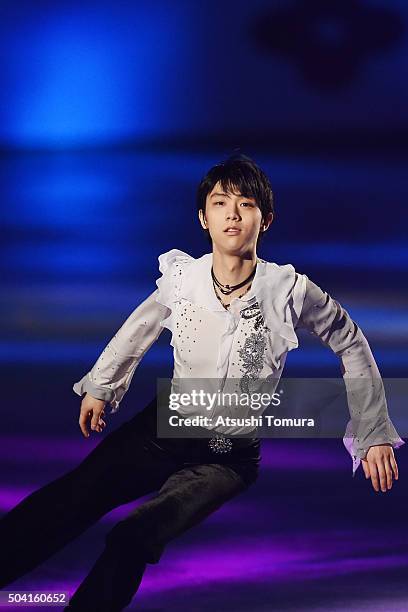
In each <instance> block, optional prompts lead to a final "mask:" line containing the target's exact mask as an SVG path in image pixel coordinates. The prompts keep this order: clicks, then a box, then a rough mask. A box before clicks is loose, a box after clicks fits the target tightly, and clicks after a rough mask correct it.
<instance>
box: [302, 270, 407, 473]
mask: <svg viewBox="0 0 408 612" xmlns="http://www.w3.org/2000/svg"><path fill="white" fill-rule="evenodd" d="M303 276H304V277H305V279H306V291H305V298H304V302H303V306H302V310H301V313H300V317H299V320H298V324H297V327H300V328H302V327H303V328H306V329H308V330H309V331H310V333H312V334H314V335H316V336H317V337H318V338H319V339H320V341H321V342H322V343H323V344H324V345H325V346H327V347H329V348H331V349H332V351H333V352H334V353H335V354H336V355H337V356H338V357H339V358H340V360H341V366H340V369H341V372H342V376H343V379H344V382H345V385H346V392H347V403H348V408H349V412H350V417H351V418H350V420H349V421H348V423H347V426H346V432H345V435H344V437H343V443H344V445H345V447H346V449H347V450H348V452H349V453H350V455H351V457H352V460H353V476H354V475H355V472H356V470H357V468H358V466H359V465H360V463H361V459H362V458H365V456H366V454H367V451H368V449H369V448H370V446H375V445H379V444H390V445H392V447H393V448H399V447H400V446H402V445H403V444H405V442H404V441H403V440H402V439H401V438H400V436H399V435H398V433H397V431H396V429H395V427H394V425H393V424H392V422H391V419H390V417H389V414H388V408H387V401H386V397H385V391H384V385H383V381H382V379H381V375H380V372H379V370H378V367H377V364H376V362H375V360H374V357H373V354H372V352H371V349H370V346H369V344H368V341H367V339H366V338H365V336H364V334H363V332H362V331H361V329H360V328H359V327H358V325H357V323H355V322H354V321H353V320H352V319H351V317H350V315H349V314H348V312H347V311H346V310H345V309H344V308H343V307H342V306H341V305H340V304H339V302H337V301H336V300H335V299H333V298H332V297H331V296H330V295H328V294H327V293H326V292H325V291H323V290H322V289H321V288H320V287H319V286H318V285H316V284H315V283H314V282H313V281H311V280H310V279H309V278H308V277H307V276H306V275H305V274H304V275H303Z"/></svg>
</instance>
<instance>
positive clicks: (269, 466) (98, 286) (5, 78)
mask: <svg viewBox="0 0 408 612" xmlns="http://www.w3.org/2000/svg"><path fill="white" fill-rule="evenodd" d="M407 28H408V5H407V4H406V3H404V2H402V1H399V2H398V1H395V0H391V1H388V2H385V1H382V2H381V1H365V2H363V1H351V0H342V1H341V2H340V1H338V0H334V1H329V2H327V1H316V0H310V1H304V2H301V1H293V2H278V1H260V0H259V1H256V2H251V3H247V2H237V1H236V0H235V1H234V2H232V1H223V2H219V1H217V2H215V1H213V0H209V1H206V2H197V1H195V2H194V1H193V2H188V1H184V2H183V1H175V2H170V1H167V2H165V1H156V2H154V3H149V2H112V1H104V2H103V1H102V2H101V1H99V2H90V1H88V0H83V1H82V2H72V1H71V2H45V1H36V2H28V1H25V2H18V3H15V2H14V3H12V2H8V1H3V2H2V3H1V7H0V34H1V36H0V53H1V56H2V59H3V69H2V71H1V72H0V92H1V94H0V96H1V99H0V153H1V193H2V207H1V224H2V232H1V236H2V239H1V258H0V274H1V278H2V289H3V291H2V295H1V302H0V304H1V312H2V317H1V323H0V324H1V327H2V329H1V331H2V334H1V341H0V357H1V362H2V363H1V371H2V390H3V402H2V421H1V428H0V442H1V444H0V454H1V465H2V473H1V488H0V510H1V511H2V512H6V511H7V510H8V509H9V508H11V507H12V506H14V505H15V504H16V503H17V502H18V501H20V500H21V499H22V498H23V497H24V496H25V495H26V494H28V493H29V492H31V491H33V490H34V489H36V488H37V487H39V486H41V485H42V484H45V483H46V482H48V481H49V480H51V479H52V478H56V477H57V476H58V475H60V474H61V473H62V472H63V471H66V470H68V469H70V468H72V467H74V465H76V464H77V463H78V461H79V460H80V458H81V457H84V456H85V455H86V454H87V453H88V452H89V449H90V448H92V447H93V445H94V444H96V443H97V442H98V436H97V434H94V433H93V434H92V436H93V437H92V438H91V439H90V440H85V439H84V438H83V437H82V436H81V434H80V431H79V427H78V416H79V407H80V398H79V397H78V396H76V395H75V394H74V392H73V391H72V385H73V383H74V382H75V381H77V380H79V379H80V378H81V377H82V376H83V375H84V374H85V373H86V372H87V371H88V370H89V369H90V367H91V366H92V364H93V363H94V362H95V361H96V359H97V357H98V355H99V354H100V352H101V350H102V349H103V348H104V346H105V345H106V344H107V342H108V341H109V339H110V338H111V337H112V336H113V334H114V333H115V331H116V329H117V328H119V326H120V325H121V324H122V323H123V321H124V320H125V319H126V318H127V316H128V315H129V314H130V312H131V311H132V310H133V309H134V308H135V307H136V306H137V305H138V303H140V302H141V301H142V300H143V299H144V298H145V297H146V296H147V295H148V294H149V293H151V292H152V291H153V290H154V289H155V287H156V285H155V280H156V279H157V278H158V277H159V271H158V262H157V257H158V255H159V254H160V253H163V252H164V251H167V250H169V249H171V248H179V249H182V250H184V251H187V252H189V253H191V254H192V255H193V256H195V257H199V256H200V255H202V254H203V253H204V252H208V251H209V250H210V247H209V245H208V243H207V242H206V241H205V239H204V237H203V235H202V233H201V228H200V225H199V222H198V217H197V213H196V208H195V190H196V187H197V184H198V182H199V180H200V179H201V177H202V176H203V175H204V174H205V173H206V172H207V170H208V169H209V168H210V167H211V166H212V165H213V164H215V163H217V162H218V161H220V159H223V158H224V157H226V156H227V155H228V154H230V153H232V152H233V151H235V150H240V151H242V152H243V153H245V154H247V155H249V156H250V157H252V158H253V159H254V160H255V161H256V162H257V163H259V165H260V166H261V167H262V168H263V169H264V170H265V171H266V172H267V174H268V176H269V177H270V180H271V183H272V187H273V191H274V195H275V206H276V219H275V221H274V223H273V224H272V226H271V228H270V230H269V231H268V233H267V235H266V236H265V239H264V241H263V244H262V246H261V248H260V249H259V252H258V254H259V255H260V256H261V257H263V258H265V259H267V260H269V261H275V262H276V263H279V264H284V263H292V264H293V265H294V266H295V268H296V269H297V270H298V271H300V272H304V273H306V274H307V275H308V276H309V277H310V278H311V279H312V280H314V282H316V283H317V284H319V285H320V286H321V287H323V288H324V289H325V290H326V291H328V292H329V293H330V294H331V295H332V297H334V298H336V299H337V300H339V301H340V302H341V303H342V305H343V306H344V307H345V308H346V309H347V310H348V311H349V313H350V315H351V316H352V318H353V319H354V320H355V321H356V322H357V323H358V324H359V325H360V327H361V328H362V330H363V331H364V333H365V335H366V337H367V339H368V341H369V343H370V346H371V348H372V350H373V353H374V356H375V358H376V360H377V363H378V366H379V368H380V371H381V373H382V375H383V376H384V377H398V378H399V377H406V376H407V351H406V349H407V339H408V316H407V302H408V300H407V293H408V285H407V268H408V248H407V242H406V235H407V229H406V228H407V212H406V210H407V195H408V179H407V171H406V165H407V164H406V162H407V138H406V137H407V128H408V125H407V124H408V111H407V102H408V100H407V97H408V96H407V93H408V81H407V78H406V74H407V64H408V55H407V45H408V36H407ZM169 339H170V337H169V332H168V331H167V330H165V331H164V332H163V333H162V335H161V336H160V338H159V341H158V342H157V343H156V344H155V345H154V346H153V347H152V348H151V350H150V351H149V352H148V354H147V355H146V356H145V358H144V359H143V362H142V364H141V365H140V367H139V368H138V370H137V371H136V373H135V376H134V378H133V381H132V384H131V388H130V389H129V391H128V393H127V395H126V397H125V398H124V400H123V401H122V404H121V410H120V412H119V413H118V414H116V415H113V416H112V417H109V418H108V430H112V429H114V428H116V426H117V425H118V424H120V423H122V422H123V421H124V420H127V419H129V418H130V417H131V416H132V415H133V414H134V413H135V412H136V411H138V410H139V409H141V408H142V407H143V406H144V405H145V403H146V402H147V401H148V400H149V399H150V398H151V397H152V396H153V394H154V393H155V378H156V377H157V376H170V375H171V365H172V364H171V356H172V355H171V347H170V346H169ZM299 339H300V348H299V349H298V350H297V351H292V352H291V353H290V354H289V356H288V360H287V363H286V368H285V376H326V375H327V376H338V375H339V373H340V370H339V361H338V359H337V357H336V356H335V355H334V354H332V353H331V352H330V351H329V350H327V349H324V348H323V347H322V346H321V345H320V344H319V343H318V342H317V341H316V339H315V338H312V337H310V336H308V335H307V334H306V335H305V334H304V333H303V332H300V333H299ZM389 409H390V412H391V415H392V406H391V405H390V406H389ZM393 420H394V423H395V425H396V426H397V429H399V420H398V418H395V419H393ZM400 433H401V434H402V435H403V433H404V432H403V431H400ZM102 435H106V432H105V434H102ZM312 442H313V441H310V440H305V441H303V442H302V441H300V440H286V441H285V440H283V441H282V440H274V441H270V440H269V441H265V446H264V448H265V460H264V466H263V467H264V471H263V474H262V476H261V477H260V479H259V480H258V482H257V484H256V485H255V487H254V488H253V491H254V493H253V497H252V498H251V496H250V494H249V493H248V495H247V496H246V497H245V499H244V498H242V500H241V501H239V500H236V501H233V502H231V504H230V506H228V508H227V509H224V508H223V509H222V510H220V511H219V513H217V515H214V517H211V518H210V519H209V520H208V521H207V522H206V524H205V526H204V525H203V526H202V527H201V528H200V529H201V531H200V530H197V532H192V533H191V534H189V535H188V536H187V535H186V536H183V538H184V539H183V540H182V539H180V543H178V542H177V543H174V547H173V548H172V552H170V550H169V553H168V557H164V559H163V561H162V562H161V565H160V570H157V569H156V568H154V569H153V568H149V571H150V574H148V575H146V577H145V579H144V583H143V588H142V590H141V591H140V594H139V595H140V597H141V598H143V596H145V597H146V600H145V601H146V602H147V601H150V602H153V603H152V605H153V604H155V602H157V605H158V606H160V605H163V601H164V599H163V598H165V600H166V602H167V603H166V606H167V607H166V608H163V609H166V610H167V609H168V610H172V609H174V610H176V609H179V608H178V603H177V602H178V598H179V597H180V601H183V597H184V596H185V595H187V596H189V597H190V596H191V597H193V596H194V598H196V597H198V599H197V600H196V601H197V602H198V601H201V602H202V610H204V609H206V605H207V604H208V607H211V608H212V609H213V610H215V609H217V608H216V605H217V601H218V602H219V601H221V600H220V599H219V598H220V597H221V599H222V598H223V597H225V598H226V599H225V601H223V604H222V606H221V608H222V609H223V610H226V609H229V608H228V605H231V609H233V608H232V606H233V607H234V609H235V610H237V609H240V610H241V609H242V610H246V609H254V608H253V607H250V606H253V605H255V604H258V605H259V609H266V608H264V607H262V606H264V604H265V602H267V601H271V600H272V599H273V598H275V599H274V601H275V605H276V606H277V607H276V608H274V609H282V610H283V609H292V608H291V606H292V605H293V609H305V610H306V609H307V610H311V609H316V610H317V609H319V607H318V606H319V605H322V606H323V608H325V609H327V605H329V604H328V603H327V602H328V601H330V606H331V609H332V610H334V609H337V608H336V607H335V606H336V605H338V606H339V607H338V609H339V610H340V609H344V608H343V607H342V606H343V605H344V606H347V607H349V608H350V609H353V610H354V609H355V610H359V609H363V607H359V606H360V605H361V606H363V605H370V609H371V610H380V609H381V610H383V609H384V610H388V609H390V605H391V602H392V604H393V606H394V607H393V610H399V609H401V610H402V609H405V608H403V607H401V608H398V605H401V606H403V605H406V604H405V602H406V601H407V599H406V598H405V593H404V588H405V587H404V584H405V581H406V580H405V579H404V568H405V567H406V561H407V553H406V548H405V545H403V544H405V542H406V535H405V520H404V517H405V514H404V505H405V504H404V502H405V500H406V494H405V491H406V482H405V478H406V476H405V474H404V470H403V467H405V466H407V461H406V459H405V454H406V453H405V448H402V449H401V451H397V452H396V454H397V457H398V460H399V461H400V469H401V470H402V477H401V478H400V481H399V482H398V483H397V484H396V485H395V486H394V487H393V489H392V490H391V491H390V492H388V493H387V494H386V495H384V494H382V493H379V494H375V493H374V491H373V490H372V488H371V486H370V483H369V482H366V481H365V480H364V478H363V475H362V471H361V468H360V469H359V472H358V474H357V475H356V478H355V479H351V460H350V458H349V456H348V455H347V453H346V451H345V449H344V448H343V446H342V443H341V440H327V441H324V440H320V441H319V442H316V443H313V444H312ZM272 443H273V446H272ZM360 472H361V473H360ZM381 496H383V498H384V499H379V498H381ZM245 504H247V506H246V505H245ZM230 508H232V509H231V510H230ZM266 508H267V510H266ZM288 508H291V510H290V511H288ZM297 508H299V510H297ZM300 508H302V509H303V511H304V514H302V517H303V518H302V517H301V514H300ZM233 511H235V514H230V512H232V513H233ZM248 511H249V512H250V513H251V516H255V515H256V513H258V515H257V516H258V521H255V522H257V524H258V526H259V525H262V526H263V528H262V533H259V532H257V531H256V529H254V528H253V527H251V525H253V521H252V520H251V521H250V524H249V523H248V522H247V521H245V520H242V519H245V517H246V512H248ZM121 512H122V513H123V509H118V510H115V511H113V512H112V513H111V514H110V515H109V516H108V517H106V522H105V523H104V522H102V524H101V525H98V526H95V528H93V529H92V530H91V531H90V532H89V533H87V534H86V535H84V537H83V539H82V540H79V541H78V542H75V543H73V544H72V545H71V546H70V547H68V548H67V549H65V550H64V551H62V552H61V553H59V555H57V556H56V557H54V558H52V559H50V560H49V561H48V562H47V563H46V564H44V565H43V566H41V567H40V568H38V570H35V571H34V572H33V573H32V574H30V575H29V576H27V577H25V578H23V579H21V581H19V583H18V584H17V583H16V587H15V588H17V587H18V588H20V590H22V589H26V588H27V589H28V588H29V587H32V588H34V587H35V588H38V589H39V588H45V587H46V588H48V589H52V588H53V589H56V588H57V587H60V586H63V587H66V590H71V591H72V590H73V589H74V586H75V584H77V583H78V582H79V580H80V579H82V577H83V575H84V574H85V571H86V569H87V568H89V566H90V564H91V561H92V560H93V559H94V558H96V551H95V549H96V548H98V547H101V541H102V540H101V533H100V531H104V530H106V523H108V522H109V521H112V520H114V519H115V517H116V518H117V517H119V516H121ZM115 513H116V514H115ZM232 516H236V517H237V523H236V525H235V529H238V530H241V531H242V530H244V535H245V537H246V538H247V539H248V542H249V544H248V546H247V545H245V546H244V545H243V548H242V550H238V549H239V546H237V545H236V537H235V539H234V534H236V531H234V532H233V531H231V529H232V523H231V517H232ZM223 517H224V519H223ZM305 517H306V518H305ZM301 519H302V520H305V523H304V526H303V528H302V529H301V528H300V524H299V522H300V520H301ZM223 520H224V523H223V522H222V521H223ZM104 521H105V519H104ZM217 521H218V522H217ZM217 525H218V527H219V528H220V531H219V532H217ZM221 527H222V529H221ZM206 529H207V530H208V539H209V542H210V545H211V546H213V547H214V550H213V551H212V553H211V554H210V553H209V552H208V550H209V549H208V547H207V548H206V549H205V550H203V548H202V546H203V541H202V540H203V538H204V537H205V536H206ZM229 529H230V531H228V530H229ZM98 530H99V531H98ZM245 530H247V531H245ZM241 531H240V532H241ZM217 534H218V538H217ZM251 538H252V539H251ZM260 538H262V539H263V541H266V542H267V543H268V541H269V539H270V543H269V544H270V545H269V544H268V545H265V549H262V550H261V551H260V548H259V547H260ZM280 538H282V539H280ZM229 539H230V541H231V542H232V544H231V546H232V547H233V550H236V555H237V556H236V557H235V559H238V558H239V559H241V562H242V564H241V566H239V564H238V565H237V566H236V565H235V561H234V559H233V558H232V556H231V555H229V556H228V555H226V556H225V557H223V556H222V554H221V552H220V551H221V550H222V548H223V546H224V545H225V547H226V548H225V550H228V543H229ZM244 539H245V538H244ZM374 541H375V542H376V545H375V546H374V548H373V542H374ZM231 542H230V543H231ZM277 543H280V544H279V545H278V544H277ZM188 546H191V548H188ZM186 547H187V549H188V550H189V551H190V554H191V556H187V558H186V557H185V556H184V555H183V552H182V551H183V550H186ZM234 547H235V548H234ZM243 550H244V551H245V552H243ZM251 551H252V552H251ZM254 551H258V553H257V555H255V553H254ZM262 551H263V552H262ZM296 551H297V553H298V556H297V555H296V554H295V552H296ZM299 551H301V552H299ZM79 554H81V555H82V557H83V559H84V561H83V563H82V565H81V566H79V564H78V563H77V562H76V559H77V558H78V555H79ZM207 554H208V563H209V564H211V563H213V562H214V563H215V565H216V566H217V563H223V565H224V566H225V564H226V566H227V568H229V569H228V570H226V573H225V574H223V577H222V576H221V577H220V578H219V581H216V582H214V567H213V566H211V567H212V569H210V568H207V569H203V563H202V561H203V559H204V558H207V557H205V555H207ZM242 555H243V556H244V557H245V558H248V557H247V555H249V559H250V562H249V563H248V566H247V565H245V563H243V561H242ZM214 559H215V561H214ZM350 559H351V560H350ZM211 560H212V561H211ZM177 563H179V564H181V565H179V566H178V565H177ZM175 567H176V570H177V568H178V570H179V571H177V576H178V578H177V579H176V578H175V575H174V571H175V570H174V568H175ZM239 567H241V570H240V569H239ZM254 568H256V569H254ZM277 568H279V571H278V570H277ZM374 568H377V570H376V571H378V572H380V574H379V575H377V577H376V574H375V571H374ZM193 569H194V571H193ZM172 572H173V573H172ZM189 572H193V574H194V575H195V576H196V577H197V575H198V576H200V577H201V581H200V579H199V578H197V580H198V583H199V586H197V593H201V599H200V598H199V596H198V595H196V592H195V591H194V592H193V594H192V593H190V591H189V589H191V588H192V587H191V585H190V586H189V584H188V580H187V584H186V581H185V579H183V580H182V579H181V576H184V577H185V576H189V575H190V574H189ZM251 572H252V573H251ZM253 572H255V573H253ZM399 572H400V573H399ZM322 576H326V578H327V577H329V578H328V579H329V580H331V581H333V582H330V587H327V591H326V590H325V589H326V587H323V586H322V581H321V579H322ZM235 580H240V584H241V586H242V585H243V589H240V590H238V591H237V592H236V593H234V597H233V598H232V599H231V593H230V591H229V590H230V586H231V583H232V582H231V581H233V583H234V585H235ZM246 580H247V581H248V584H246V582H245V581H246ZM253 581H255V586H254V585H253V584H252V582H253ZM256 581H257V582H256ZM261 581H264V582H262V584H261ZM286 581H288V584H289V583H290V584H291V586H290V587H288V589H286V588H284V587H282V585H285V584H286ZM304 581H306V583H305V582H304ZM198 583H197V584H198ZM380 585H381V589H380ZM171 589H174V590H171ZM200 589H201V590H200ZM170 590H171V594H169V593H170ZM254 591H255V592H256V597H257V598H258V599H257V601H256V602H254V600H253V593H254ZM251 594H252V596H251ZM227 595H229V598H228V597H227ZM245 597H247V598H249V601H246V600H245ZM141 601H142V600H141ZM214 602H215V607H214ZM197 605H198V604H197ZM172 606H173V607H172ZM239 606H241V607H239ZM284 606H287V607H284ZM302 606H303V607H302ZM313 606H315V607H313ZM325 606H326V607H325ZM353 606H354V607H353ZM376 606H379V607H376ZM381 606H384V607H381ZM221 608H220V609H221ZM323 608H322V609H323ZM146 609H148V608H146ZM149 609H153V608H149ZM156 609H158V608H156ZM159 609H162V608H159ZM195 609H196V610H198V609H199V608H198V607H197V606H196V607H195ZM271 609H272V608H271Z"/></svg>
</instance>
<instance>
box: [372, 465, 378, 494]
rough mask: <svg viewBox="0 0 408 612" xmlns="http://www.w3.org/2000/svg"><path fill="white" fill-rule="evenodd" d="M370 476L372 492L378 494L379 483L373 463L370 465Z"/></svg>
mask: <svg viewBox="0 0 408 612" xmlns="http://www.w3.org/2000/svg"><path fill="white" fill-rule="evenodd" d="M370 475H371V482H372V485H373V487H374V490H375V491H377V493H378V491H379V490H380V483H379V479H378V472H377V464H376V463H374V461H372V462H371V463H370Z"/></svg>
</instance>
